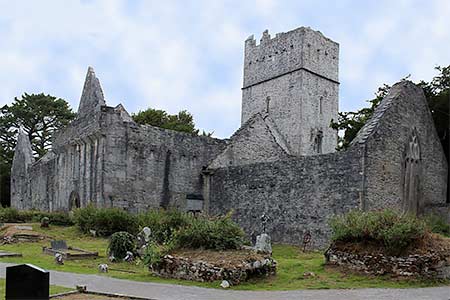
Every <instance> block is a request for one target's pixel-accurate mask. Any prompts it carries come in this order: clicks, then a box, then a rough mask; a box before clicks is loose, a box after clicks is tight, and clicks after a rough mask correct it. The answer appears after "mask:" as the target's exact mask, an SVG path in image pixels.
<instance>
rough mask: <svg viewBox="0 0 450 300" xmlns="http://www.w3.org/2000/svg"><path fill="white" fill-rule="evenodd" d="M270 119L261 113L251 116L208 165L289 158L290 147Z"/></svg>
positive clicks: (214, 167)
mask: <svg viewBox="0 0 450 300" xmlns="http://www.w3.org/2000/svg"><path fill="white" fill-rule="evenodd" d="M274 131H276V128H275V127H273V126H271V122H270V119H268V117H267V116H262V115H261V114H260V113H257V114H255V115H254V116H253V117H251V118H250V119H249V120H248V121H247V122H246V123H245V124H244V125H242V127H241V128H240V129H239V130H238V131H236V132H235V133H234V134H233V136H232V137H231V141H230V143H229V144H228V146H227V147H226V148H225V150H224V151H222V153H220V154H219V155H218V156H217V157H216V158H215V159H214V160H213V161H212V162H211V164H210V165H209V166H208V168H210V169H216V168H225V167H229V166H240V165H247V164H252V163H258V162H269V161H276V160H280V159H284V158H287V157H288V156H289V149H288V148H287V146H286V145H285V143H284V141H282V140H280V137H279V136H281V135H280V134H277V133H276V132H274Z"/></svg>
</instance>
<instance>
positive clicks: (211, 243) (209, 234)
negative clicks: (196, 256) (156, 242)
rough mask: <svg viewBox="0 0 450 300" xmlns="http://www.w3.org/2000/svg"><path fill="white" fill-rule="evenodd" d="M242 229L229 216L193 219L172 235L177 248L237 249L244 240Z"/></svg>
mask: <svg viewBox="0 0 450 300" xmlns="http://www.w3.org/2000/svg"><path fill="white" fill-rule="evenodd" d="M244 237H245V234H244V232H243V231H242V229H241V228H240V227H239V226H238V225H237V224H236V223H235V222H233V221H232V220H231V216H230V215H227V216H224V217H218V218H214V219H208V218H206V217H200V218H197V219H193V221H192V224H191V225H190V226H188V227H184V228H181V229H180V230H179V231H177V232H176V234H175V236H174V243H175V244H176V246H177V247H179V248H192V249H197V248H203V249H213V250H227V249H239V248H240V247H242V245H243V244H244V242H245V238H244Z"/></svg>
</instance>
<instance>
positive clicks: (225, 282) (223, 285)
mask: <svg viewBox="0 0 450 300" xmlns="http://www.w3.org/2000/svg"><path fill="white" fill-rule="evenodd" d="M220 286H221V287H222V288H223V289H227V288H229V287H230V283H229V282H228V281H226V280H222V282H221V283H220Z"/></svg>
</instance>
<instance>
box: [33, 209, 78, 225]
mask: <svg viewBox="0 0 450 300" xmlns="http://www.w3.org/2000/svg"><path fill="white" fill-rule="evenodd" d="M31 215H32V217H31V221H32V222H40V221H41V220H42V218H48V219H49V221H50V224H52V225H59V226H72V225H73V224H74V223H73V219H72V217H71V216H70V215H69V214H68V213H66V212H40V211H32V212H31Z"/></svg>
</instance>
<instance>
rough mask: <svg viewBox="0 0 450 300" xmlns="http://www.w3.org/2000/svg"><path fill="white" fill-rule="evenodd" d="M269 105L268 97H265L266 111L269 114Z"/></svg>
mask: <svg viewBox="0 0 450 300" xmlns="http://www.w3.org/2000/svg"><path fill="white" fill-rule="evenodd" d="M269 107H270V97H269V96H267V97H266V113H267V114H269Z"/></svg>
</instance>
